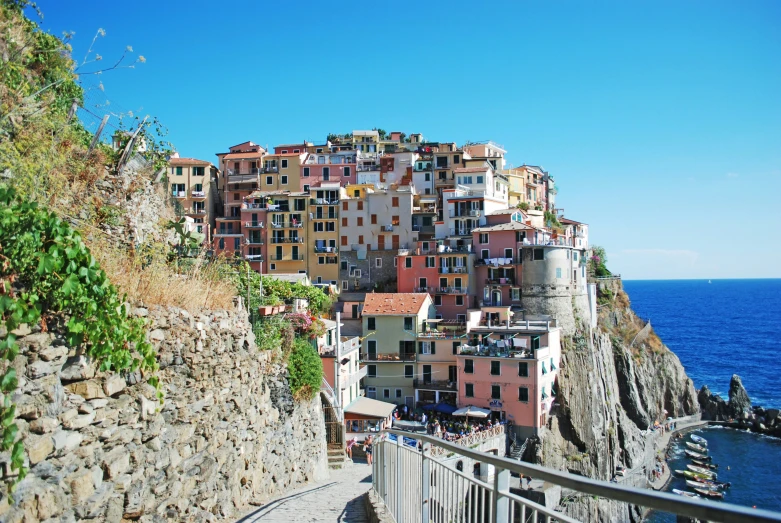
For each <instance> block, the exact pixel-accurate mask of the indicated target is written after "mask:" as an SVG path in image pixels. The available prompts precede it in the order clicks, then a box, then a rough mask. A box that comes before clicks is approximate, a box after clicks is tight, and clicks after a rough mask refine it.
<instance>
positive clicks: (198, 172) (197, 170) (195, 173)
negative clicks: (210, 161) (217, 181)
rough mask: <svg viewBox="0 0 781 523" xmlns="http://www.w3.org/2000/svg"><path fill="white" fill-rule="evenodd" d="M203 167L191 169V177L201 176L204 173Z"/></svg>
mask: <svg viewBox="0 0 781 523" xmlns="http://www.w3.org/2000/svg"><path fill="white" fill-rule="evenodd" d="M204 169H205V168H204V167H193V176H203V175H204V173H205V170H204Z"/></svg>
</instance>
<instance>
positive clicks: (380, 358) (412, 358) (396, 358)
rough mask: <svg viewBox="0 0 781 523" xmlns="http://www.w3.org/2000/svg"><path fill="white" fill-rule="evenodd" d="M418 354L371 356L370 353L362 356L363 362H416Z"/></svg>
mask: <svg viewBox="0 0 781 523" xmlns="http://www.w3.org/2000/svg"><path fill="white" fill-rule="evenodd" d="M416 356H417V354H415V353H414V352H401V353H397V354H370V353H368V352H366V353H363V354H361V359H362V360H363V361H384V362H394V361H415V358H416Z"/></svg>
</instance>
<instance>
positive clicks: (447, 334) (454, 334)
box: [417, 329, 466, 340]
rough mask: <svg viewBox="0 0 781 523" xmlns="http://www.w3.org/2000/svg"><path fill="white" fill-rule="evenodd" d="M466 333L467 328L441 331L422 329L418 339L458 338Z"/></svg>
mask: <svg viewBox="0 0 781 523" xmlns="http://www.w3.org/2000/svg"><path fill="white" fill-rule="evenodd" d="M465 335H466V330H465V329H461V330H441V331H421V332H419V333H418V336H417V337H418V339H424V340H457V339H459V338H463V337H464V336H465Z"/></svg>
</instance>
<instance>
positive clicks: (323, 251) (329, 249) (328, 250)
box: [315, 245, 339, 254]
mask: <svg viewBox="0 0 781 523" xmlns="http://www.w3.org/2000/svg"><path fill="white" fill-rule="evenodd" d="M315 252H316V253H318V254H339V249H337V248H336V247H324V246H322V245H316V246H315Z"/></svg>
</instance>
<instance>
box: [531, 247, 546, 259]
mask: <svg viewBox="0 0 781 523" xmlns="http://www.w3.org/2000/svg"><path fill="white" fill-rule="evenodd" d="M533 255H534V257H533V258H532V259H533V260H534V261H539V260H544V259H545V249H534V253H533Z"/></svg>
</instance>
